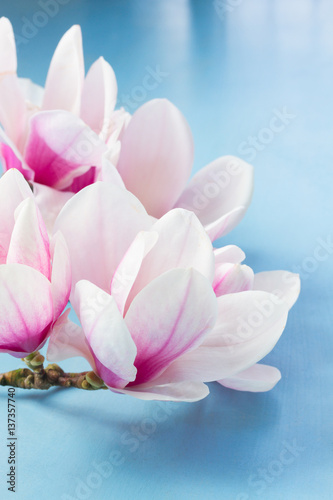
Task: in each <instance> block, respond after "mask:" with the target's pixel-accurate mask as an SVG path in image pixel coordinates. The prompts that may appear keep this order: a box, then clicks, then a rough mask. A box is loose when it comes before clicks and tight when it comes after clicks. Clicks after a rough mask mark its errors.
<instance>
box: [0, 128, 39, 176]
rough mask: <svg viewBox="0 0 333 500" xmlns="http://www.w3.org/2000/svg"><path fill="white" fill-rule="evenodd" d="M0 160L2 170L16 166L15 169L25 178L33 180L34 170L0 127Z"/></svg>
mask: <svg viewBox="0 0 333 500" xmlns="http://www.w3.org/2000/svg"><path fill="white" fill-rule="evenodd" d="M0 161H1V162H2V166H3V169H4V171H7V170H10V169H11V168H16V170H19V171H20V172H21V173H22V174H23V175H24V177H25V178H26V179H27V180H29V181H31V180H33V178H34V175H35V174H34V171H33V170H31V168H30V167H28V166H27V164H26V163H25V161H24V160H23V158H22V155H21V153H20V152H19V150H18V149H17V147H16V146H15V144H14V143H13V142H12V141H11V140H10V139H9V137H8V136H7V135H6V134H5V132H4V131H3V130H2V129H1V128H0Z"/></svg>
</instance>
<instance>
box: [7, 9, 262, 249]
mask: <svg viewBox="0 0 333 500" xmlns="http://www.w3.org/2000/svg"><path fill="white" fill-rule="evenodd" d="M0 47H1V54H2V55H1V57H0V77H1V81H0V122H1V124H2V126H3V128H4V131H0V141H1V149H0V153H1V156H2V160H3V163H4V168H5V169H9V168H12V167H15V168H17V169H18V170H20V171H21V172H22V173H23V174H24V176H25V177H26V178H27V179H28V180H30V181H33V182H34V193H35V196H36V200H37V203H38V205H39V207H40V209H41V211H42V213H43V217H44V219H45V220H46V222H47V224H48V226H49V227H51V226H52V225H53V222H54V219H55V217H56V215H57V214H58V213H59V211H60V209H61V207H62V206H63V205H64V204H65V202H66V201H67V200H68V199H69V198H70V197H72V196H73V193H75V192H77V191H79V190H80V189H82V188H83V187H85V186H87V185H89V184H91V183H93V182H96V181H97V180H99V179H101V178H103V180H107V181H111V182H116V183H117V184H123V183H124V184H125V186H126V188H127V189H128V190H130V191H131V192H133V193H134V194H135V195H136V196H137V197H138V198H139V199H140V201H141V202H142V203H143V205H144V206H145V208H146V210H147V211H148V213H149V214H150V215H151V216H153V217H156V218H159V217H161V216H163V215H164V214H166V213H167V212H168V211H169V210H170V209H172V208H176V207H180V208H186V209H189V210H191V211H193V212H194V213H195V214H196V215H197V216H198V218H199V219H200V221H201V222H202V224H203V225H204V226H205V228H206V230H207V232H208V234H209V236H210V237H211V239H212V240H214V239H216V238H219V237H221V236H223V235H224V234H226V233H227V232H229V231H230V230H231V229H233V228H234V227H235V225H236V224H238V222H239V221H240V220H241V219H242V217H243V216H244V214H245V212H246V210H247V207H248V206H249V203H250V201H251V196H252V188H253V170H252V167H251V166H250V165H248V164H247V163H246V162H244V161H242V160H240V159H239V158H235V157H229V156H226V157H221V158H218V159H217V160H215V161H213V162H212V163H210V164H209V165H207V166H206V167H204V168H203V169H202V170H200V171H199V172H198V173H197V174H196V175H195V176H194V177H193V178H192V180H191V181H190V182H189V183H188V179H189V177H190V174H191V170H192V166H193V139H192V135H191V131H190V128H189V126H188V124H187V122H186V120H185V118H184V117H183V115H182V114H181V113H180V111H179V110H178V109H177V108H176V107H175V106H174V105H173V104H171V103H170V102H169V101H168V100H166V99H154V100H152V101H149V102H148V103H146V104H144V105H143V106H141V107H140V108H139V109H138V110H137V111H136V112H135V113H134V115H133V117H132V119H131V117H130V115H129V113H126V112H125V111H124V110H118V111H115V110H114V107H115V104H116V100H117V83H116V78H115V75H114V72H113V70H112V68H111V66H110V65H109V64H108V63H107V62H106V61H104V59H103V58H100V59H98V60H97V61H96V62H95V63H94V64H93V65H92V67H91V68H90V70H89V72H88V74H87V76H86V78H84V62H83V50H82V37H81V31H80V28H79V26H73V27H72V28H71V29H70V30H69V31H67V33H65V35H64V36H63V38H62V39H61V40H60V42H59V45H58V47H57V49H56V51H55V53H54V56H53V58H52V61H51V65H50V68H49V72H48V75H47V79H46V84H45V90H43V89H42V88H41V87H39V86H36V85H34V84H32V82H30V81H29V80H22V79H20V78H18V77H17V75H16V67H17V61H16V50H15V41H14V35H13V30H12V26H11V24H10V22H9V21H8V19H6V18H2V19H1V20H0ZM115 167H117V170H116V169H115ZM119 174H120V176H121V178H122V180H121V178H120V176H119Z"/></svg>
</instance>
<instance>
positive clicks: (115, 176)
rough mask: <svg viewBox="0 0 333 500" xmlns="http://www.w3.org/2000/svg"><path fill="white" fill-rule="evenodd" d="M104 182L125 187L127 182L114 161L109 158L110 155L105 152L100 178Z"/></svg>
mask: <svg viewBox="0 0 333 500" xmlns="http://www.w3.org/2000/svg"><path fill="white" fill-rule="evenodd" d="M99 180H101V181H103V182H110V183H112V184H115V185H116V186H118V187H121V188H123V189H125V184H124V181H123V180H122V178H121V177H120V174H119V172H118V170H117V169H116V167H115V166H114V164H113V163H112V161H110V159H109V155H107V154H104V155H103V159H102V171H101V175H100V179H99Z"/></svg>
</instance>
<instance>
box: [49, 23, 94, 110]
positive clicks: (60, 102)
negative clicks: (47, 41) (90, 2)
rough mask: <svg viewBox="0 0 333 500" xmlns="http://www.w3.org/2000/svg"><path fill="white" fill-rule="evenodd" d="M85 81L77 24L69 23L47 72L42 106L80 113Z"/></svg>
mask: <svg viewBox="0 0 333 500" xmlns="http://www.w3.org/2000/svg"><path fill="white" fill-rule="evenodd" d="M83 81H84V61H83V49H82V34H81V28H80V26H72V28H70V29H69V30H68V31H67V32H66V33H65V34H64V36H63V37H62V39H61V40H60V42H59V44H58V46H57V48H56V50H55V52H54V55H53V58H52V61H51V64H50V68H49V71H48V74H47V79H46V84H45V94H44V100H43V109H44V110H51V109H64V110H67V111H70V112H72V113H75V114H79V111H80V104H81V92H82V87H83Z"/></svg>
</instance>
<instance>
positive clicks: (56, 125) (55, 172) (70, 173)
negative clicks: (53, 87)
mask: <svg viewBox="0 0 333 500" xmlns="http://www.w3.org/2000/svg"><path fill="white" fill-rule="evenodd" d="M105 150H106V146H105V144H104V143H103V142H102V141H101V139H100V138H99V137H98V136H97V135H96V134H95V133H94V132H93V131H92V130H90V128H89V127H87V125H85V123H84V122H83V121H82V120H80V119H79V118H77V117H76V116H74V115H72V114H71V113H68V112H67V111H44V112H40V113H37V114H36V115H34V116H33V117H32V118H31V121H30V135H29V137H28V142H27V145H26V150H25V160H26V162H27V163H28V165H29V166H30V168H32V169H33V170H34V172H35V179H34V180H35V181H36V182H38V183H40V184H46V185H47V186H50V187H53V188H55V189H58V190H62V189H66V188H68V187H69V186H71V184H72V183H73V180H74V179H75V178H76V177H79V176H80V175H82V174H85V173H86V172H88V171H89V170H90V169H91V167H92V166H95V167H98V168H101V167H102V155H103V153H104V152H105Z"/></svg>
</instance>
